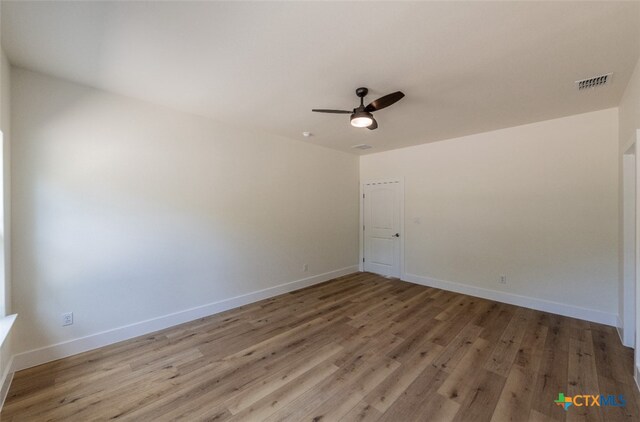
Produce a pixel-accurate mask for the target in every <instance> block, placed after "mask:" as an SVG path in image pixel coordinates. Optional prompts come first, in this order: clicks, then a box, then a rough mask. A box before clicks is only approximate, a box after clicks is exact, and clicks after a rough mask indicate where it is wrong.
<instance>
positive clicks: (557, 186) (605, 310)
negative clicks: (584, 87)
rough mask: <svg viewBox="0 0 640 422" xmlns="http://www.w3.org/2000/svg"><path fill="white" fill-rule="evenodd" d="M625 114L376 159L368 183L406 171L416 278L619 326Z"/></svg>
mask: <svg viewBox="0 0 640 422" xmlns="http://www.w3.org/2000/svg"><path fill="white" fill-rule="evenodd" d="M617 119H618V115H617V109H608V110H602V111H597V112H592V113H587V114H581V115H575V116H570V117H565V118H561V119H556V120H550V121H544V122H540V123H534V124H529V125H525V126H519V127H514V128H509V129H504V130H498V131H493V132H488V133H482V134H477V135H472V136H466V137H463V138H457V139H451V140H447V141H443V142H437V143H431V144H425V145H420V146H415V147H410V148H404V149H399V150H394V151H388V152H383V153H378V154H372V155H367V156H363V157H362V158H361V161H360V179H361V181H365V180H374V179H386V178H391V177H404V178H405V237H404V238H405V266H406V267H405V271H406V273H407V274H408V275H407V278H410V279H414V280H418V281H424V282H426V283H431V282H434V281H435V282H439V281H444V282H454V283H461V284H462V287H463V288H464V289H466V290H469V288H473V289H476V288H480V289H487V290H490V291H497V292H500V293H506V294H507V295H502V296H500V297H508V298H510V299H518V301H519V302H518V303H529V302H531V301H529V300H528V299H531V298H532V299H534V301H536V303H537V304H538V305H540V304H541V303H542V304H543V305H549V306H548V307H547V308H548V309H554V310H557V311H558V312H560V311H562V312H565V313H567V314H574V315H576V316H578V315H579V316H582V317H590V318H592V319H596V320H601V321H606V322H608V323H610V324H614V323H615V316H616V315H617V309H618V304H617V300H618V281H617V280H618V255H617V247H618V245H617V242H618V202H617V198H618V161H617V153H618V145H617V139H618V132H617V126H618V122H617ZM416 219H419V222H417V220H416ZM501 274H504V275H506V277H507V284H506V285H501V284H499V283H498V280H499V277H500V275H501ZM451 286H455V285H451ZM465 286H466V287H465ZM483 292H486V290H483ZM513 295H520V296H524V297H525V299H524V300H522V299H523V298H519V297H516V296H513ZM548 302H556V304H553V303H551V304H549V303H548ZM557 303H560V304H562V305H557Z"/></svg>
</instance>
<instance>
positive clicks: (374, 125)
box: [367, 117, 378, 130]
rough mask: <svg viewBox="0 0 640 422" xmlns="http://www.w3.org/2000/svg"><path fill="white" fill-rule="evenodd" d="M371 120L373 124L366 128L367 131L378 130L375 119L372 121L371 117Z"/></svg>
mask: <svg viewBox="0 0 640 422" xmlns="http://www.w3.org/2000/svg"><path fill="white" fill-rule="evenodd" d="M371 120H373V123H371V124H370V125H369V126H367V129H369V130H374V129H378V122H376V119H374V118H373V117H372V118H371Z"/></svg>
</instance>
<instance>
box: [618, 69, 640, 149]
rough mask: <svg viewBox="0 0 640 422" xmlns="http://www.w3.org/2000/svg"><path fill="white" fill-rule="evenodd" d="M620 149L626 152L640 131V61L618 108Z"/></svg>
mask: <svg viewBox="0 0 640 422" xmlns="http://www.w3.org/2000/svg"><path fill="white" fill-rule="evenodd" d="M619 125H620V148H621V150H623V152H624V150H626V149H627V147H628V146H629V144H630V143H631V142H632V140H633V139H634V138H635V136H636V131H637V130H638V129H640V60H638V62H637V63H636V68H635V70H634V72H633V75H632V76H631V79H630V80H629V84H628V85H627V88H626V89H625V91H624V95H623V96H622V100H621V101H620V106H619Z"/></svg>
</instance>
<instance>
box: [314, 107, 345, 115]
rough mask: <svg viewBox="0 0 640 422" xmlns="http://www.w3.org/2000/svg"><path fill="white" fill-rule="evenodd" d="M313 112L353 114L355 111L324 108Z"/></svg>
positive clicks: (315, 109)
mask: <svg viewBox="0 0 640 422" xmlns="http://www.w3.org/2000/svg"><path fill="white" fill-rule="evenodd" d="M311 111H315V112H317V113H334V114H353V111H347V110H327V109H324V108H314V109H313V110H311Z"/></svg>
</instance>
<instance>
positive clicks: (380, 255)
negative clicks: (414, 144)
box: [363, 182, 401, 277]
mask: <svg viewBox="0 0 640 422" xmlns="http://www.w3.org/2000/svg"><path fill="white" fill-rule="evenodd" d="M400 189H401V185H400V183H399V182H380V183H368V184H365V185H364V192H363V193H364V198H363V199H364V200H363V203H364V213H363V215H364V226H363V230H364V232H363V233H364V236H363V238H364V242H363V243H364V263H363V267H364V270H365V271H370V272H372V273H376V274H382V275H386V276H392V277H400V241H401V239H400V236H401V233H400V218H401V216H400V209H401V202H400V201H401V190H400Z"/></svg>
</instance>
